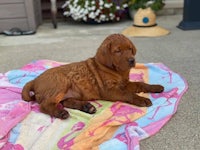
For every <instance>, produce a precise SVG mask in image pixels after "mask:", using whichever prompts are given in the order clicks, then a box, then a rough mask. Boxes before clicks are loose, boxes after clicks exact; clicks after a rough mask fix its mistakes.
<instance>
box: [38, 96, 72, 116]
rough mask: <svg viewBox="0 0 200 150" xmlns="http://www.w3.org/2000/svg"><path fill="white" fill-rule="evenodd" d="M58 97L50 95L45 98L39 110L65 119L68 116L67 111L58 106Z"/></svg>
mask: <svg viewBox="0 0 200 150" xmlns="http://www.w3.org/2000/svg"><path fill="white" fill-rule="evenodd" d="M57 102H59V101H58V97H50V98H49V99H45V100H43V101H42V103H41V104H40V110H41V112H43V113H46V114H49V115H51V116H53V117H56V118H60V119H67V118H68V117H69V113H68V112H67V111H66V110H64V108H61V107H59V103H57Z"/></svg>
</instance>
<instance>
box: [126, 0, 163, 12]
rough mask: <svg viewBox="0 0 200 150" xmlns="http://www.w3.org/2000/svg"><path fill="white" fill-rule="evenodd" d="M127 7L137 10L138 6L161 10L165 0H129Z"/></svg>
mask: <svg viewBox="0 0 200 150" xmlns="http://www.w3.org/2000/svg"><path fill="white" fill-rule="evenodd" d="M131 1H132V3H130V5H129V9H134V10H138V9H139V8H143V9H145V8H148V7H150V8H151V9H152V10H154V11H158V10H161V9H162V8H163V7H164V6H165V3H164V2H165V0H131Z"/></svg>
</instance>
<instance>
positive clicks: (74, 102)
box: [61, 98, 96, 114]
mask: <svg viewBox="0 0 200 150" xmlns="http://www.w3.org/2000/svg"><path fill="white" fill-rule="evenodd" d="M61 104H62V105H63V106H64V107H66V108H72V109H78V110H80V111H83V112H86V113H89V114H94V113H95V112H96V108H95V107H94V106H93V105H92V104H90V103H89V102H88V101H85V100H78V99H75V98H67V99H65V100H63V101H62V102H61Z"/></svg>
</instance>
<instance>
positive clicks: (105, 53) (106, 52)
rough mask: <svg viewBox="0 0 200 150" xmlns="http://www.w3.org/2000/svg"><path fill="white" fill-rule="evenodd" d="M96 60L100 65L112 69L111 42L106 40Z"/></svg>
mask: <svg viewBox="0 0 200 150" xmlns="http://www.w3.org/2000/svg"><path fill="white" fill-rule="evenodd" d="M95 59H96V61H97V62H99V63H100V64H102V65H104V66H106V67H109V68H112V56H111V41H109V40H107V41H106V40H105V41H104V42H103V43H102V44H101V45H100V47H99V48H98V50H97V53H96V55H95Z"/></svg>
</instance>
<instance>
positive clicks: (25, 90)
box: [22, 80, 35, 101]
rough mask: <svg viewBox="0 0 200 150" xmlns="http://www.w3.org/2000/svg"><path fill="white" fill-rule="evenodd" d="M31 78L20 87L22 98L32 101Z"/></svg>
mask: <svg viewBox="0 0 200 150" xmlns="http://www.w3.org/2000/svg"><path fill="white" fill-rule="evenodd" d="M33 83H34V82H33V80H32V81H30V82H28V83H27V84H26V85H25V86H24V87H23V89H22V99H23V100H25V101H34V100H35V96H34V95H31V91H32V92H33V90H34V89H33Z"/></svg>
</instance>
